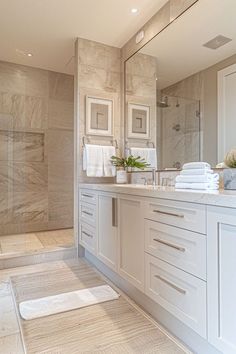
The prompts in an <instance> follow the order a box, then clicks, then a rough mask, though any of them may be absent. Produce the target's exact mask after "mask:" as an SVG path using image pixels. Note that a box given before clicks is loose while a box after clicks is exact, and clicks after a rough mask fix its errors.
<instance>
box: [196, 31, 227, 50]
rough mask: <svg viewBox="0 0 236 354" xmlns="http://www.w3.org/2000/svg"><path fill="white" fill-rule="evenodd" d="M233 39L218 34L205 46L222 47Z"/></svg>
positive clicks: (211, 47) (204, 45)
mask: <svg viewBox="0 0 236 354" xmlns="http://www.w3.org/2000/svg"><path fill="white" fill-rule="evenodd" d="M231 41H232V39H231V38H227V37H225V36H222V35H221V34H219V36H216V37H215V38H213V39H211V40H210V41H209V42H207V43H205V44H203V47H206V48H210V49H217V48H220V47H222V45H225V44H226V43H228V42H231Z"/></svg>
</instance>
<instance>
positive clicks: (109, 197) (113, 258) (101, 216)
mask: <svg viewBox="0 0 236 354" xmlns="http://www.w3.org/2000/svg"><path fill="white" fill-rule="evenodd" d="M97 250H98V253H97V254H98V258H99V259H100V260H101V261H102V262H103V263H105V264H106V265H107V266H108V267H110V268H112V269H113V270H117V198H116V196H115V195H113V194H110V193H102V194H100V195H99V196H98V247H97Z"/></svg>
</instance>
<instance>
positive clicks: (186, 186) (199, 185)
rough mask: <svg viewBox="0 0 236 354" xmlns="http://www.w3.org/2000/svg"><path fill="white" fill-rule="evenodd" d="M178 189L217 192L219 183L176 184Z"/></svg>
mask: <svg viewBox="0 0 236 354" xmlns="http://www.w3.org/2000/svg"><path fill="white" fill-rule="evenodd" d="M175 188H176V189H195V190H217V189H219V183H210V182H206V183H175Z"/></svg>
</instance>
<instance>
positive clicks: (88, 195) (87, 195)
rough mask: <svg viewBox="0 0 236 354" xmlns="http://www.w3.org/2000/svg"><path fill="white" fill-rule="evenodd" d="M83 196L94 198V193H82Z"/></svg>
mask: <svg viewBox="0 0 236 354" xmlns="http://www.w3.org/2000/svg"><path fill="white" fill-rule="evenodd" d="M82 197H88V198H93V195H90V194H82Z"/></svg>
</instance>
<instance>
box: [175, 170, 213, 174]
mask: <svg viewBox="0 0 236 354" xmlns="http://www.w3.org/2000/svg"><path fill="white" fill-rule="evenodd" d="M208 173H214V171H213V170H209V169H207V168H193V169H189V170H182V171H181V172H180V174H181V175H205V174H208Z"/></svg>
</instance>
